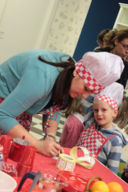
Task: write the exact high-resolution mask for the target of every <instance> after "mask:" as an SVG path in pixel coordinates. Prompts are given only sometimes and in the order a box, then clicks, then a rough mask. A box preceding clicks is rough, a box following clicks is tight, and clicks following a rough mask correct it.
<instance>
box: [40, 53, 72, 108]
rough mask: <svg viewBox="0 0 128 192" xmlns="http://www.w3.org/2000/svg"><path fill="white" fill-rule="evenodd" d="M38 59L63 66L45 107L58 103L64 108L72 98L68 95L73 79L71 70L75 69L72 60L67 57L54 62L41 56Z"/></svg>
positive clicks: (69, 103)
mask: <svg viewBox="0 0 128 192" xmlns="http://www.w3.org/2000/svg"><path fill="white" fill-rule="evenodd" d="M39 60H40V61H42V62H45V63H47V64H50V65H53V66H56V67H62V68H63V69H62V71H61V72H60V74H59V75H58V77H57V79H56V81H55V84H54V86H53V89H52V98H51V100H50V101H49V103H48V104H47V106H46V108H48V107H50V106H51V105H59V106H60V107H61V109H66V108H67V107H69V106H70V105H71V103H72V100H73V99H72V98H71V97H70V95H69V89H70V85H71V82H72V79H73V71H74V69H75V62H74V60H73V59H72V58H71V57H69V58H68V60H66V61H63V62H60V63H54V62H49V61H46V60H45V59H43V58H42V57H41V56H39Z"/></svg>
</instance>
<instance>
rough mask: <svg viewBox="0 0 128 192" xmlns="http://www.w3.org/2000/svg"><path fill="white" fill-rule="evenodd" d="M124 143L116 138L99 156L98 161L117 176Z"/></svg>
mask: <svg viewBox="0 0 128 192" xmlns="http://www.w3.org/2000/svg"><path fill="white" fill-rule="evenodd" d="M122 149H123V143H122V140H121V138H120V137H118V136H115V137H113V138H112V139H110V140H108V142H107V143H106V144H105V145H104V147H103V148H102V150H101V151H100V153H99V155H98V160H99V161H100V162H101V163H103V164H104V165H106V166H107V167H108V168H109V169H110V170H111V171H113V172H114V173H115V174H117V173H118V167H119V163H120V158H121V153H122Z"/></svg>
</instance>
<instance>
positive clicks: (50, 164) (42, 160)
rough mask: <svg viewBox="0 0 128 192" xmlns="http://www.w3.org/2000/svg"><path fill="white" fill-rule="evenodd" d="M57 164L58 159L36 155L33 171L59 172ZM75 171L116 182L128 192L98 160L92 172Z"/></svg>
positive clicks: (77, 167) (115, 176) (118, 179)
mask: <svg viewBox="0 0 128 192" xmlns="http://www.w3.org/2000/svg"><path fill="white" fill-rule="evenodd" d="M65 153H67V154H69V149H65ZM56 162H57V160H56V159H53V158H49V157H46V156H43V155H41V154H39V153H36V157H35V160H34V165H33V170H32V171H34V172H37V171H39V170H43V169H51V170H55V171H59V170H58V168H56ZM74 171H75V173H78V174H80V175H81V176H82V177H83V178H85V179H86V178H91V177H92V176H99V177H101V178H102V179H103V180H104V181H105V182H106V183H108V182H111V181H116V182H118V183H120V184H121V185H122V187H123V189H124V192H128V184H127V183H126V182H124V181H123V180H122V179H120V178H119V177H118V176H117V175H115V174H114V173H113V172H112V171H110V170H109V169H108V168H107V167H105V166H104V165H103V164H101V163H100V162H99V161H97V160H96V163H95V165H94V167H93V168H92V169H91V170H89V169H86V168H84V167H82V166H80V165H76V167H75V170H74ZM18 181H19V180H18ZM27 185H30V181H29V182H27ZM26 188H27V187H26V186H24V187H23V189H22V191H23V192H27V191H26Z"/></svg>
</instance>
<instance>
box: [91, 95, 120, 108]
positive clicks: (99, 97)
mask: <svg viewBox="0 0 128 192" xmlns="http://www.w3.org/2000/svg"><path fill="white" fill-rule="evenodd" d="M94 100H101V101H104V102H106V103H108V104H109V105H110V106H111V107H112V108H113V109H115V110H117V109H118V105H117V103H116V102H115V100H114V99H111V98H110V97H109V96H106V95H100V94H98V95H96V96H95V99H94Z"/></svg>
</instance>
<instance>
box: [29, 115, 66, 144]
mask: <svg viewBox="0 0 128 192" xmlns="http://www.w3.org/2000/svg"><path fill="white" fill-rule="evenodd" d="M64 121H65V116H64V114H62V116H61V120H60V123H59V125H58V129H57V134H56V141H57V142H59V139H60V135H61V133H62V129H63V125H64ZM30 133H31V134H32V135H33V136H35V137H36V138H37V139H42V138H43V136H42V118H41V115H34V117H33V119H32V125H31V131H30Z"/></svg>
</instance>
